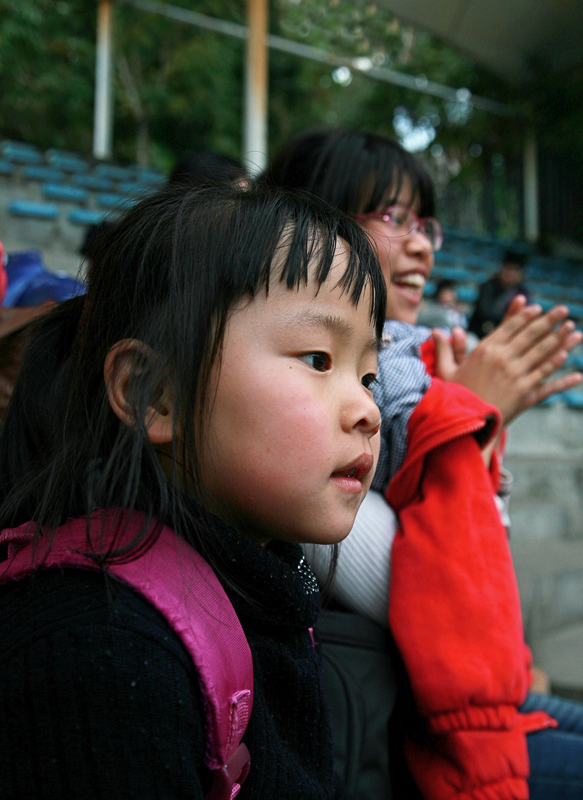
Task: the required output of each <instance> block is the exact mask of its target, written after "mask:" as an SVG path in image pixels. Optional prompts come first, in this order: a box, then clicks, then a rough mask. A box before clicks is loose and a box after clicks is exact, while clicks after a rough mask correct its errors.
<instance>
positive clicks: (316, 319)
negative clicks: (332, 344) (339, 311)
mask: <svg viewBox="0 0 583 800" xmlns="http://www.w3.org/2000/svg"><path fill="white" fill-rule="evenodd" d="M285 324H286V325H289V326H292V325H301V326H305V327H310V328H320V329H322V330H325V331H331V332H332V333H334V334H335V335H336V336H338V338H339V339H340V340H341V341H344V342H346V343H348V341H349V340H350V339H351V338H352V337H353V336H354V328H353V327H352V325H351V324H350V323H349V322H347V321H346V320H345V319H342V317H339V316H336V315H335V314H326V313H321V312H318V311H315V310H313V309H307V310H305V311H301V312H300V313H298V314H295V315H292V316H290V317H288V318H287V319H286V320H285ZM364 349H365V350H366V351H373V352H375V353H378V352H379V350H380V349H381V342H380V340H379V339H378V337H377V336H375V335H374V334H372V335H371V336H370V339H369V340H368V342H366V344H365V347H364Z"/></svg>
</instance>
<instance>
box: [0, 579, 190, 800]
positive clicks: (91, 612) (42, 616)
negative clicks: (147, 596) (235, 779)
mask: <svg viewBox="0 0 583 800" xmlns="http://www.w3.org/2000/svg"><path fill="white" fill-rule="evenodd" d="M0 607H1V608H2V617H1V618H0V687H1V688H0V795H1V796H2V797H3V798H21V797H22V798H24V797H26V798H27V799H28V800H37V798H38V799H39V800H41V798H42V800H45V798H47V799H48V798H51V800H52V799H53V798H65V799H67V798H72V799H73V798H74V799H76V798H88V797H91V798H93V799H94V800H105V799H106V798H107V799H108V800H109V799H110V798H111V800H113V799H114V798H115V800H120V799H122V798H131V799H132V800H133V798H136V800H150V798H152V800H153V799H154V798H165V799H167V800H172V798H181V799H186V798H189V799H190V798H192V800H202V798H203V797H204V793H205V792H204V788H205V787H203V786H202V782H203V781H204V778H205V771H204V768H203V767H202V758H203V752H204V727H203V716H202V709H201V700H200V692H199V688H198V681H197V677H196V672H195V670H194V666H193V664H192V661H191V659H190V657H189V655H188V653H187V652H186V650H185V649H184V647H183V645H182V643H181V641H180V640H179V638H178V637H177V636H176V635H175V634H174V633H173V631H172V630H171V629H170V628H169V626H168V625H167V623H166V622H165V621H164V620H163V618H162V617H161V615H160V614H159V612H158V611H157V610H156V609H155V608H153V607H152V606H151V605H150V604H149V603H148V602H147V601H146V600H144V598H142V597H141V596H139V595H137V594H136V593H135V592H134V591H133V590H132V589H130V588H129V587H127V586H125V585H121V584H119V583H117V582H115V581H114V580H112V579H109V580H108V581H107V582H106V581H105V579H104V578H103V576H102V575H100V574H97V573H89V572H83V571H80V570H65V571H64V572H60V571H58V570H47V571H45V572H41V573H39V574H37V575H36V576H35V577H33V578H27V579H25V580H23V581H19V582H14V583H11V584H9V585H7V586H3V587H2V588H1V589H0Z"/></svg>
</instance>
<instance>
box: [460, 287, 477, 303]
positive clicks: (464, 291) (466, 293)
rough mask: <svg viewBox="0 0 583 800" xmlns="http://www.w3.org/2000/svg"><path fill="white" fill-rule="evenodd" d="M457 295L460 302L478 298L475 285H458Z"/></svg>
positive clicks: (470, 301) (474, 300)
mask: <svg viewBox="0 0 583 800" xmlns="http://www.w3.org/2000/svg"><path fill="white" fill-rule="evenodd" d="M457 296H458V300H460V301H461V302H462V303H475V302H476V300H477V298H478V290H477V288H476V287H475V286H458V288H457Z"/></svg>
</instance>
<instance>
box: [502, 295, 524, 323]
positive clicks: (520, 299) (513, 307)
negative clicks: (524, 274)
mask: <svg viewBox="0 0 583 800" xmlns="http://www.w3.org/2000/svg"><path fill="white" fill-rule="evenodd" d="M526 304H527V299H526V297H525V296H524V295H523V294H517V295H516V297H513V298H512V300H511V301H510V305H509V306H508V308H507V309H506V314H505V315H504V319H507V318H508V317H512V316H514V314H517V313H518V312H519V311H521V310H522V309H523V308H524V307H525V306H526Z"/></svg>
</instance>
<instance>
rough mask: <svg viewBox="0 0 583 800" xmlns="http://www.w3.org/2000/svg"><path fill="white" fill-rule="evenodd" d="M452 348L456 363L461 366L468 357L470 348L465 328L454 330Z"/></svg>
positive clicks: (452, 332)
mask: <svg viewBox="0 0 583 800" xmlns="http://www.w3.org/2000/svg"><path fill="white" fill-rule="evenodd" d="M451 346H452V349H453V357H454V360H455V363H456V364H461V363H462V362H463V361H464V359H465V358H466V356H467V348H468V334H467V333H466V331H465V330H464V329H463V328H460V327H455V328H452V331H451Z"/></svg>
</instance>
